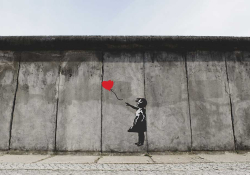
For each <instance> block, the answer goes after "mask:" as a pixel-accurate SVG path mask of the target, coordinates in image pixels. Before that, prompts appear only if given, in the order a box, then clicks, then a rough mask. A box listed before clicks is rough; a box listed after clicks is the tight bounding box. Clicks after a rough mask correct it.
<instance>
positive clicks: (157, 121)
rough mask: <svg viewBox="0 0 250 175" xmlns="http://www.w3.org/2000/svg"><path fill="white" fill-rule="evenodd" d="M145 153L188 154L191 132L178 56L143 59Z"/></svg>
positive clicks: (150, 55) (181, 61)
mask: <svg viewBox="0 0 250 175" xmlns="http://www.w3.org/2000/svg"><path fill="white" fill-rule="evenodd" d="M145 59H146V60H145V88H146V91H145V94H146V99H147V100H148V106H147V127H148V133H147V135H148V146H149V148H148V150H149V151H176V150H178V151H188V150H190V149H191V129H190V118H189V111H188V96H187V92H188V91H187V79H186V70H185V60H184V57H183V56H182V55H181V54H177V53H169V52H168V53H167V52H154V53H153V52H151V53H147V54H146V55H145Z"/></svg>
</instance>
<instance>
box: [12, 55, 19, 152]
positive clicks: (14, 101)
mask: <svg viewBox="0 0 250 175" xmlns="http://www.w3.org/2000/svg"><path fill="white" fill-rule="evenodd" d="M20 64H21V53H18V70H17V77H16V90H15V94H14V99H13V105H12V112H11V120H10V133H9V150H10V146H11V136H12V125H13V118H14V111H15V104H16V94H17V90H18V83H19V82H18V78H19V71H20Z"/></svg>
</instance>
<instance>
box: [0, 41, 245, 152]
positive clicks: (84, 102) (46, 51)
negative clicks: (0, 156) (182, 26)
mask: <svg viewBox="0 0 250 175" xmlns="http://www.w3.org/2000/svg"><path fill="white" fill-rule="evenodd" d="M249 62H250V38H230V37H132V36H131V37H119V36H118V37H109V36H107V37H101V36H93V37H81V36H79V37H74V36H72V37H0V150H8V149H10V150H45V151H102V152H146V151H160V152H161V151H191V150H193V151H196V150H197V151H203V150H235V149H236V150H249V149H250V142H249V140H250V130H249V128H250V126H249V124H250V122H249V119H248V118H249V115H248V114H250V111H249V110H250V107H249V105H250V101H249V98H250V93H248V88H249V86H250V76H249V74H250V72H249V66H250V65H249ZM107 80H113V81H114V86H113V88H112V89H113V90H114V92H116V93H117V95H118V97H119V98H122V99H123V100H122V101H119V100H117V99H116V97H115V95H114V94H113V93H112V92H110V91H108V90H106V89H103V88H102V86H101V83H102V81H107ZM138 97H145V98H146V99H147V101H148V105H147V107H146V109H147V112H146V114H147V133H146V141H145V143H144V145H143V146H141V147H137V146H136V145H135V144H134V143H135V142H137V141H138V140H137V139H138V135H137V133H129V132H127V130H128V129H129V127H130V126H131V125H132V124H133V121H134V118H135V110H134V109H132V108H130V107H128V106H126V104H125V102H128V103H131V104H132V105H136V102H135V99H136V98H138Z"/></svg>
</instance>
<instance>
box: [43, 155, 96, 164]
mask: <svg viewBox="0 0 250 175" xmlns="http://www.w3.org/2000/svg"><path fill="white" fill-rule="evenodd" d="M99 158H100V157H99V156H73V155H58V156H53V157H50V158H45V159H43V160H41V161H39V163H48V164H51V163H63V164H67V163H72V164H74V163H95V162H97V161H98V159H99Z"/></svg>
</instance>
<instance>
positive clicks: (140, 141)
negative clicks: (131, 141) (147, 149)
mask: <svg viewBox="0 0 250 175" xmlns="http://www.w3.org/2000/svg"><path fill="white" fill-rule="evenodd" d="M138 136H139V143H140V144H142V145H143V144H144V139H145V136H144V132H139V133H138Z"/></svg>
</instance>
